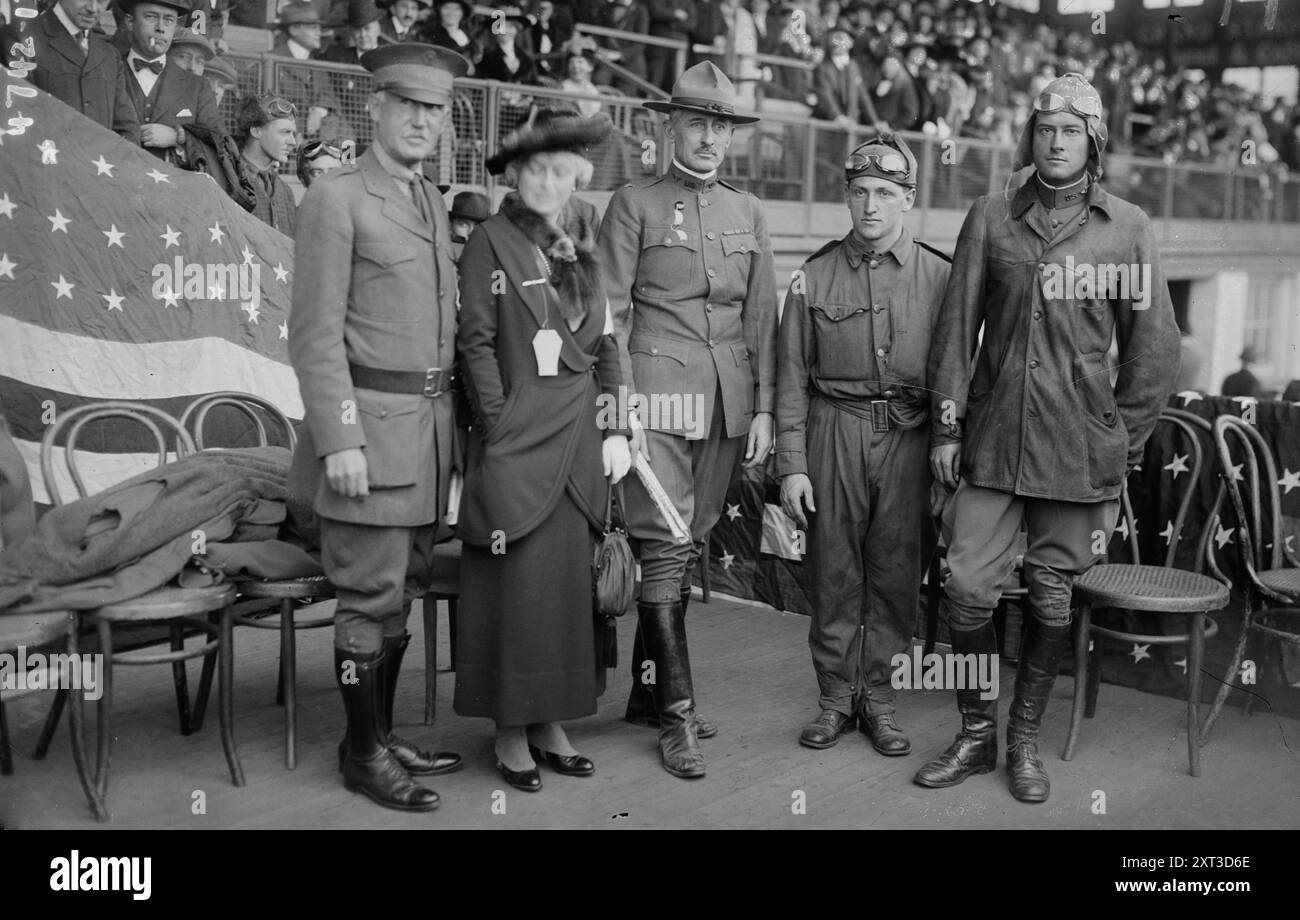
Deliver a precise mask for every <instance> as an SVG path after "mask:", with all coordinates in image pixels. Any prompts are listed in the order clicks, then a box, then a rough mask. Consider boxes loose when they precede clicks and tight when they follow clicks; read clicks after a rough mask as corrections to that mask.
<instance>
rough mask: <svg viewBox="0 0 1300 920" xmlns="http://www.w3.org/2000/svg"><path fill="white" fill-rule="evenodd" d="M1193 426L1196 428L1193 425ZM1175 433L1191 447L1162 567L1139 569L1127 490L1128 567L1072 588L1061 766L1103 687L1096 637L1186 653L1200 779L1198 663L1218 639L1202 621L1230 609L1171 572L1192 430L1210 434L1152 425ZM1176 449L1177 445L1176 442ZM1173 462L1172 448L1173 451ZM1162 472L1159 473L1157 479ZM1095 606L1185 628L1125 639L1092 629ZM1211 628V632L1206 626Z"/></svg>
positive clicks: (1212, 589) (1197, 579)
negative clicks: (1069, 705)
mask: <svg viewBox="0 0 1300 920" xmlns="http://www.w3.org/2000/svg"><path fill="white" fill-rule="evenodd" d="M1194 423H1196V424H1194ZM1159 424H1166V425H1172V426H1174V428H1175V430H1176V431H1177V432H1178V434H1179V435H1180V436H1181V437H1182V440H1183V441H1185V442H1186V443H1187V444H1188V445H1189V446H1188V454H1187V456H1186V458H1184V459H1186V460H1190V461H1191V464H1190V466H1188V467H1187V468H1186V473H1187V476H1186V479H1182V478H1180V477H1181V476H1182V473H1183V472H1184V471H1183V470H1182V469H1181V468H1180V467H1175V469H1174V470H1169V471H1168V473H1169V476H1170V477H1171V478H1170V484H1169V486H1170V489H1171V490H1172V491H1173V494H1175V495H1181V498H1179V500H1178V504H1177V508H1178V511H1177V514H1176V515H1175V517H1174V520H1173V521H1172V522H1171V523H1172V531H1171V533H1170V535H1169V537H1168V549H1167V550H1166V552H1165V557H1164V564H1163V565H1159V566H1154V565H1143V564H1142V562H1141V558H1140V554H1139V550H1138V540H1137V520H1136V518H1135V517H1134V514H1133V505H1132V502H1131V501H1130V500H1129V493H1128V483H1127V482H1125V483H1124V487H1123V489H1122V491H1121V492H1120V508H1121V513H1122V515H1123V519H1124V521H1125V523H1126V526H1127V537H1128V542H1129V548H1130V552H1131V554H1132V558H1133V562H1132V563H1130V564H1100V565H1094V566H1093V567H1092V568H1091V569H1089V570H1088V571H1087V572H1085V573H1084V574H1083V575H1082V576H1080V577H1079V578H1078V579H1077V580H1076V581H1075V583H1074V600H1075V603H1076V604H1077V605H1078V615H1077V617H1076V619H1075V633H1074V664H1075V672H1074V707H1073V710H1072V711H1071V713H1070V732H1069V736H1068V738H1067V740H1066V742H1065V751H1064V752H1063V753H1062V754H1061V759H1062V760H1072V759H1073V758H1074V753H1075V749H1076V747H1077V745H1078V742H1079V732H1080V729H1081V728H1082V726H1083V720H1084V719H1085V718H1091V717H1092V715H1093V712H1094V711H1095V708H1096V699H1097V688H1098V686H1099V684H1100V682H1101V654H1100V648H1099V645H1098V643H1096V639H1095V637H1098V636H1100V637H1105V638H1108V639H1114V640H1118V641H1120V642H1134V643H1138V644H1149V645H1164V646H1175V645H1186V646H1187V757H1188V762H1189V766H1190V770H1191V774H1192V776H1200V775H1201V758H1200V745H1199V743H1198V730H1199V727H1200V719H1199V717H1198V707H1199V704H1200V698H1201V662H1202V660H1203V658H1204V650H1205V640H1206V639H1207V638H1209V637H1211V636H1213V635H1215V634H1216V633H1217V632H1218V625H1217V624H1216V623H1214V621H1213V620H1211V619H1210V618H1209V616H1207V614H1208V613H1209V612H1210V611H1213V610H1219V609H1220V608H1222V607H1223V606H1224V605H1225V604H1226V603H1227V602H1228V587H1227V585H1226V584H1224V583H1222V582H1220V581H1216V580H1215V579H1213V578H1209V577H1207V576H1205V575H1202V574H1200V573H1199V572H1189V571H1187V570H1185V569H1177V568H1174V567H1173V565H1174V559H1175V557H1176V555H1177V552H1178V547H1179V545H1180V543H1181V541H1182V539H1183V532H1184V530H1185V525H1186V522H1187V514H1188V509H1189V507H1190V505H1191V502H1192V498H1193V496H1194V494H1195V492H1196V486H1197V483H1198V481H1199V480H1198V475H1199V473H1200V470H1201V462H1202V451H1201V443H1200V439H1199V437H1198V435H1197V425H1198V424H1199V425H1204V426H1206V427H1208V423H1206V422H1205V421H1204V420H1203V419H1199V418H1197V417H1196V416H1194V415H1190V414H1188V413H1182V412H1178V413H1175V412H1166V413H1164V414H1163V415H1161V416H1160V418H1159V420H1158V421H1157V425H1159ZM1175 443H1177V440H1176V441H1175ZM1175 456H1176V457H1177V456H1180V455H1178V454H1177V448H1176V447H1175ZM1164 472H1165V471H1163V470H1162V474H1163V473H1164ZM1208 533H1209V530H1208V528H1206V529H1205V530H1204V531H1202V533H1201V534H1200V536H1199V541H1198V543H1197V549H1198V553H1197V567H1198V568H1199V567H1200V561H1199V560H1200V552H1199V551H1200V550H1201V549H1202V548H1203V547H1204V541H1205V540H1206V539H1208ZM1094 606H1106V607H1111V608H1116V609H1122V610H1135V611H1144V612H1148V613H1162V614H1169V615H1171V616H1177V617H1186V618H1188V619H1187V628H1186V630H1185V631H1183V632H1176V633H1174V634H1172V635H1171V634H1165V633H1156V634H1147V633H1130V632H1126V631H1124V630H1120V629H1114V628H1111V627H1108V626H1102V625H1100V624H1098V623H1095V622H1093V618H1092V611H1093V607H1094ZM1207 623H1208V626H1207Z"/></svg>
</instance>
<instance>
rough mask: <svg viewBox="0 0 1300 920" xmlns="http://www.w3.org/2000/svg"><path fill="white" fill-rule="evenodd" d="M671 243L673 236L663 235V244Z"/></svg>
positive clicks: (668, 244) (669, 244)
mask: <svg viewBox="0 0 1300 920" xmlns="http://www.w3.org/2000/svg"><path fill="white" fill-rule="evenodd" d="M672 244H673V238H672V237H671V236H666V237H664V245H665V246H671V245H672Z"/></svg>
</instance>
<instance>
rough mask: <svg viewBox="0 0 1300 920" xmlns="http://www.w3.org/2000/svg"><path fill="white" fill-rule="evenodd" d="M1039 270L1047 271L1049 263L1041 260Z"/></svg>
mask: <svg viewBox="0 0 1300 920" xmlns="http://www.w3.org/2000/svg"><path fill="white" fill-rule="evenodd" d="M1038 270H1039V271H1040V272H1045V271H1047V265H1046V263H1043V262H1039V263H1038Z"/></svg>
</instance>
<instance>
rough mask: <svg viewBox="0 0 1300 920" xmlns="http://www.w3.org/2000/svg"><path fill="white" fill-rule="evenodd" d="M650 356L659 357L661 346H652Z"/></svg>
mask: <svg viewBox="0 0 1300 920" xmlns="http://www.w3.org/2000/svg"><path fill="white" fill-rule="evenodd" d="M650 354H652V355H657V354H659V346H658V345H651V346H650Z"/></svg>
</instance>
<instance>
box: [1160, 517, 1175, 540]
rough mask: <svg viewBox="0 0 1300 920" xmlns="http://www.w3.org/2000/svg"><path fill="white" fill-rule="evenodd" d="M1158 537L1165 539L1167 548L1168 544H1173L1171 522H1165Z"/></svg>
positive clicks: (1172, 523)
mask: <svg viewBox="0 0 1300 920" xmlns="http://www.w3.org/2000/svg"><path fill="white" fill-rule="evenodd" d="M1160 536H1162V537H1164V538H1165V546H1168V545H1169V544H1170V543H1172V542H1174V522H1173V521H1166V522H1165V529H1164V530H1162V531H1160Z"/></svg>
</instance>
